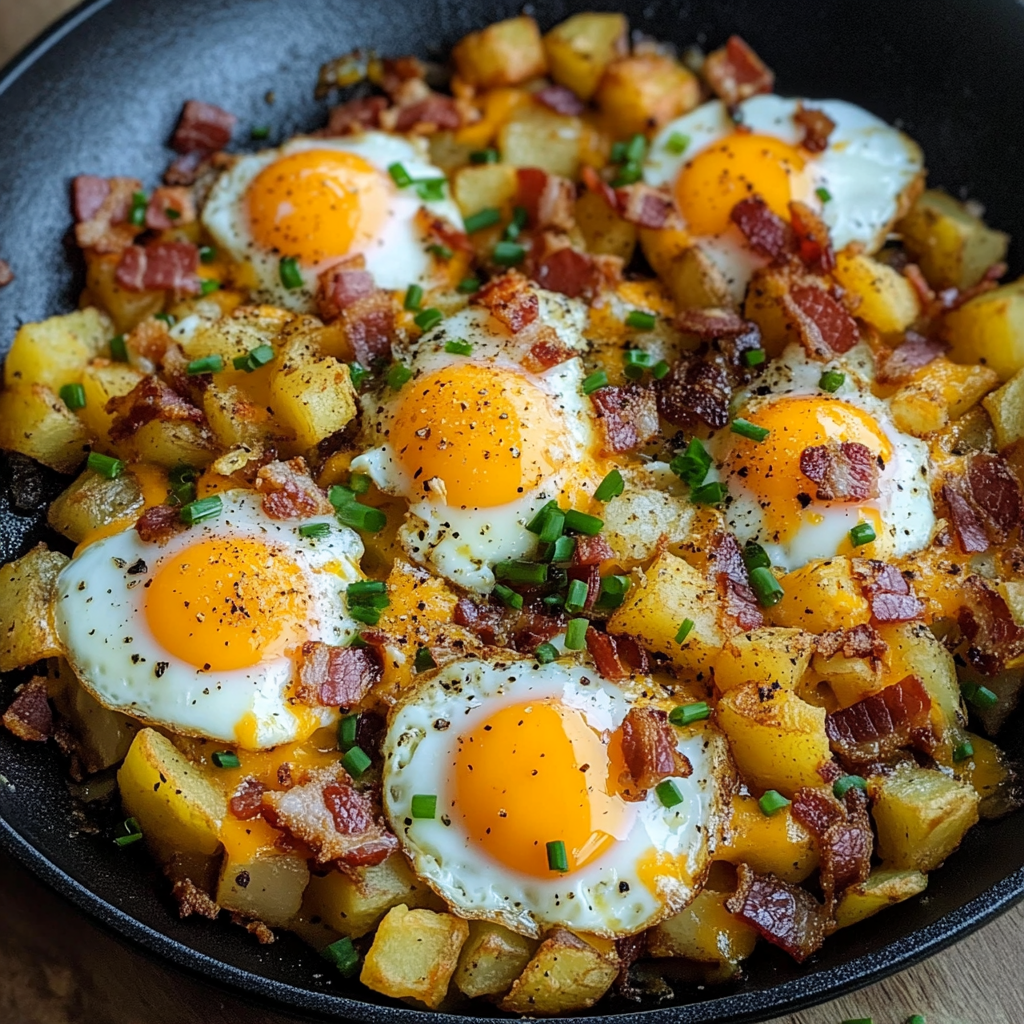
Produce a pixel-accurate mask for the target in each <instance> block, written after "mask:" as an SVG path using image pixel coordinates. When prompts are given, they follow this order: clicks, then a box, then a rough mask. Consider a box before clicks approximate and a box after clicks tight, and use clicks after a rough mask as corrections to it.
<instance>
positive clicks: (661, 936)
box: [647, 811, 764, 964]
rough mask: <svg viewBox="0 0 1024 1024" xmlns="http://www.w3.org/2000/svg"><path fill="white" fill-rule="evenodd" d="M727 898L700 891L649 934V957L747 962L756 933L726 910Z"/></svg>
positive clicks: (703, 961) (718, 962) (708, 890)
mask: <svg viewBox="0 0 1024 1024" xmlns="http://www.w3.org/2000/svg"><path fill="white" fill-rule="evenodd" d="M758 813H759V814H760V811H759V812H758ZM762 817H764V816H763V815H762ZM729 898H730V894H729V893H726V892H713V891H712V890H710V889H704V890H702V891H701V892H700V893H698V894H697V897H696V899H695V900H694V901H693V902H692V903H691V904H690V905H689V906H688V907H687V908H686V909H685V910H683V911H682V912H681V913H678V914H676V915H675V916H674V917H669V918H666V919H665V920H664V921H662V922H661V924H658V925H655V926H654V927H653V928H652V929H651V930H650V932H648V935H647V951H648V953H649V954H650V955H651V956H655V957H664V956H681V957H685V958H686V959H687V960H696V961H698V962H699V963H705V964H738V963H739V962H740V961H741V960H746V958H747V957H748V956H750V954H751V953H753V952H754V946H755V945H756V944H757V932H756V931H755V930H754V929H753V928H752V927H751V926H750V925H749V924H746V923H745V922H744V921H741V920H740V919H739V918H738V917H736V916H734V915H733V914H730V913H729V911H728V910H726V909H725V901H726V900H727V899H729Z"/></svg>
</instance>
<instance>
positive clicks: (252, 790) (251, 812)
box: [228, 775, 267, 821]
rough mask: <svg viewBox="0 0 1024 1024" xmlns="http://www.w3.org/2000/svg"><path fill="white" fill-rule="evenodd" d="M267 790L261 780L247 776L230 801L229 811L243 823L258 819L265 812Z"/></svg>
mask: <svg viewBox="0 0 1024 1024" xmlns="http://www.w3.org/2000/svg"><path fill="white" fill-rule="evenodd" d="M266 789H267V787H266V786H264V785H263V783H262V782H260V780H259V779H254V778H253V777H252V776H251V775H247V776H246V777H245V778H244V779H242V781H241V782H240V783H239V784H238V788H237V789H236V790H235V792H234V793H233V794H232V796H231V799H230V800H229V801H228V809H229V810H230V811H231V813H232V814H233V815H234V816H235V817H236V818H240V819H241V820H242V821H249V819H250V818H258V817H259V816H260V814H261V812H262V810H263V794H264V793H265V792H266Z"/></svg>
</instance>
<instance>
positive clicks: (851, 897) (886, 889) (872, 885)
mask: <svg viewBox="0 0 1024 1024" xmlns="http://www.w3.org/2000/svg"><path fill="white" fill-rule="evenodd" d="M927 888H928V876H927V875H924V874H922V873H921V872H920V871H913V870H910V871H885V870H877V871H872V872H871V875H870V877H869V878H868V880H867V881H866V882H861V883H860V884H859V885H851V886H850V888H849V889H847V890H846V891H845V892H844V893H843V895H842V896H841V897H840V899H839V905H838V906H837V907H836V926H837V927H839V928H849V926H850V925H851V924H859V923H860V922H861V921H866V920H867V919H868V918H869V917H871V916H872V915H873V914H877V913H878V912H879V911H880V910H885V908H886V907H892V906H895V905H896V904H897V903H902V902H903V901H904V900H909V899H910V898H911V897H912V896H920V894H921V893H923V892H924V891H925V889H927Z"/></svg>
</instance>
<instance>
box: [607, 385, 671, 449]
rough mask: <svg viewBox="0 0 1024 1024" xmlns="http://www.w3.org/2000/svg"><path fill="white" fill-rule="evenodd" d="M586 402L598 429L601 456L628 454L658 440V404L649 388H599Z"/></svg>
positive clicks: (627, 386)
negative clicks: (599, 429)
mask: <svg viewBox="0 0 1024 1024" xmlns="http://www.w3.org/2000/svg"><path fill="white" fill-rule="evenodd" d="M590 400H591V402H592V403H593V405H594V412H595V414H596V416H597V419H598V423H599V425H600V427H601V434H602V438H603V444H602V452H603V454H605V455H615V454H619V453H622V452H630V451H633V450H635V449H636V448H639V447H641V446H642V445H645V444H647V443H648V442H650V441H652V440H654V438H655V437H657V436H658V429H659V424H658V400H657V399H656V398H655V396H654V392H653V391H651V390H650V389H649V388H645V387H643V386H642V385H640V384H627V385H625V386H623V387H606V388H599V389H598V390H597V391H595V392H594V393H593V394H592V395H591V396H590Z"/></svg>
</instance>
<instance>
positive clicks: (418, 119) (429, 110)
mask: <svg viewBox="0 0 1024 1024" xmlns="http://www.w3.org/2000/svg"><path fill="white" fill-rule="evenodd" d="M461 126H462V114H461V113H460V112H459V108H458V106H457V104H456V102H455V100H453V99H452V98H451V96H442V95H441V94H440V93H431V94H430V95H429V96H427V97H425V98H424V99H421V100H417V101H416V102H415V103H410V104H408V105H407V106H402V107H399V109H398V116H397V119H396V120H395V124H394V129H393V130H394V131H397V132H412V131H415V132H417V133H420V134H426V133H428V132H433V131H454V130H455V129H456V128H460V127H461Z"/></svg>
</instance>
